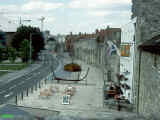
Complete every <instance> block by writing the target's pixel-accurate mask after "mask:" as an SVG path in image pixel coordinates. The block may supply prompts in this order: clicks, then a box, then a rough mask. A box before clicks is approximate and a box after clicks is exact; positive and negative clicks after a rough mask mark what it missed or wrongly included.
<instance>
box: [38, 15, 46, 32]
mask: <svg viewBox="0 0 160 120" xmlns="http://www.w3.org/2000/svg"><path fill="white" fill-rule="evenodd" d="M39 20H40V21H41V31H42V32H43V24H44V20H45V17H43V16H42V17H41V18H40V19H39Z"/></svg>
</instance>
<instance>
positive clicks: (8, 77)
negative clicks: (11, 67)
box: [0, 64, 42, 85]
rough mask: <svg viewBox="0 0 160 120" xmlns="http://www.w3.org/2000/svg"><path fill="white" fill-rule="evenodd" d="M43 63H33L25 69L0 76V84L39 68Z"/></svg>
mask: <svg viewBox="0 0 160 120" xmlns="http://www.w3.org/2000/svg"><path fill="white" fill-rule="evenodd" d="M41 65H42V64H31V65H29V66H28V67H26V68H25V69H23V70H20V71H16V72H12V73H8V74H5V75H3V76H1V77H0V84H1V85H2V84H6V83H7V82H9V81H12V80H14V79H16V78H19V77H21V76H23V75H25V74H28V73H30V72H32V71H33V70H35V69H37V68H39V67H40V66H41Z"/></svg>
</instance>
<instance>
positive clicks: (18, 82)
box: [0, 54, 57, 104]
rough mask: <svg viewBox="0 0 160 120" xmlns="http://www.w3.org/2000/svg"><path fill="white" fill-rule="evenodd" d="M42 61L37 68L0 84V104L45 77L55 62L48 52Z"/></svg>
mask: <svg viewBox="0 0 160 120" xmlns="http://www.w3.org/2000/svg"><path fill="white" fill-rule="evenodd" d="M43 62H45V63H43V64H42V66H41V67H39V68H38V69H36V70H34V71H31V72H30V73H28V74H26V75H24V76H21V77H19V78H16V79H14V80H12V81H10V82H9V83H6V84H5V85H3V86H0V104H3V103H6V102H7V101H8V100H10V99H11V98H13V97H15V96H16V95H17V94H18V93H20V92H21V91H23V90H27V88H31V87H33V85H36V84H37V83H38V82H39V81H40V80H42V79H43V78H44V77H46V76H47V75H48V74H49V73H50V72H51V70H53V69H54V68H55V66H56V64H57V62H56V61H55V59H54V58H53V56H52V55H49V54H48V55H47V54H46V55H45V57H44V60H43ZM53 66H54V67H53Z"/></svg>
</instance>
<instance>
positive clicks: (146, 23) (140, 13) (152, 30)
mask: <svg viewBox="0 0 160 120" xmlns="http://www.w3.org/2000/svg"><path fill="white" fill-rule="evenodd" d="M132 2H133V6H132V13H133V14H132V17H140V18H141V19H142V21H143V24H141V29H142V39H141V40H142V41H144V40H149V39H150V38H151V37H152V36H155V35H156V34H157V32H158V33H159V32H160V27H159V26H160V20H159V19H160V12H159V11H160V7H159V6H160V0H132Z"/></svg>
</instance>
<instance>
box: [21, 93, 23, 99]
mask: <svg viewBox="0 0 160 120" xmlns="http://www.w3.org/2000/svg"><path fill="white" fill-rule="evenodd" d="M21 98H22V100H23V91H22V93H21Z"/></svg>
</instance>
